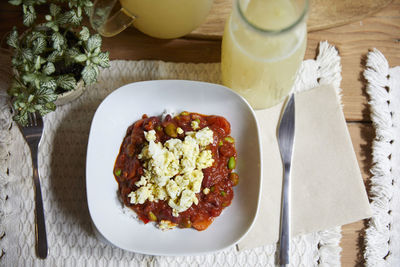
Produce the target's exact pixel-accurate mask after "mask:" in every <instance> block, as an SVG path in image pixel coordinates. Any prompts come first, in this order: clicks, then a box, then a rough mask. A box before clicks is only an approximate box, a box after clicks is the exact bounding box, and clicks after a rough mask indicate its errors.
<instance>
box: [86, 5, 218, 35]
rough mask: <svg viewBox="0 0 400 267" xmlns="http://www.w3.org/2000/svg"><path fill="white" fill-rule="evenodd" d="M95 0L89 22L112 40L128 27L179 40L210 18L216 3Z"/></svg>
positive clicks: (148, 33)
mask: <svg viewBox="0 0 400 267" xmlns="http://www.w3.org/2000/svg"><path fill="white" fill-rule="evenodd" d="M119 2H120V4H121V8H120V9H119V11H117V12H116V13H112V10H113V8H114V6H115V5H116V4H117V3H118V0H96V1H95V3H94V7H93V12H92V15H91V18H90V21H91V24H92V26H93V28H94V29H96V30H97V31H98V32H99V33H100V34H101V35H103V36H106V37H110V36H114V35H116V34H118V33H120V32H121V31H123V30H124V29H125V28H127V27H128V26H130V25H132V24H133V26H135V28H137V29H138V30H140V31H141V32H143V33H145V34H147V35H150V36H152V37H156V38H163V39H170V38H177V37H180V36H183V35H186V34H188V33H190V32H191V31H192V30H194V29H195V28H197V27H198V26H199V25H200V24H201V23H202V22H203V21H204V20H205V19H206V17H207V15H208V13H209V11H210V9H211V7H212V4H213V0H119Z"/></svg>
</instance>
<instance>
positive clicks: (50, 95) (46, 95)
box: [36, 87, 57, 104]
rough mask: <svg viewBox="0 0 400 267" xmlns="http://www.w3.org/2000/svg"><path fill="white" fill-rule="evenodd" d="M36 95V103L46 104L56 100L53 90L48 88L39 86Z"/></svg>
mask: <svg viewBox="0 0 400 267" xmlns="http://www.w3.org/2000/svg"><path fill="white" fill-rule="evenodd" d="M36 97H37V102H38V104H46V103H51V102H54V101H56V99H57V94H56V93H54V90H52V89H50V88H47V87H41V88H40V89H39V90H37V92H36Z"/></svg>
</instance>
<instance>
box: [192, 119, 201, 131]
mask: <svg viewBox="0 0 400 267" xmlns="http://www.w3.org/2000/svg"><path fill="white" fill-rule="evenodd" d="M190 126H192V129H193V130H197V129H199V128H200V126H199V122H198V121H192V123H191V124H190Z"/></svg>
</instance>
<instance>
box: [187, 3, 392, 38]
mask: <svg viewBox="0 0 400 267" xmlns="http://www.w3.org/2000/svg"><path fill="white" fill-rule="evenodd" d="M391 1H392V0H363V1H346V0H310V9H309V10H310V11H309V16H308V30H309V31H317V30H323V29H327V28H332V27H336V26H339V25H344V24H346V23H350V22H353V21H359V20H361V19H363V18H365V17H367V16H370V15H372V14H374V13H376V12H378V11H379V10H380V9H382V8H384V7H385V6H387V5H388V4H389V3H390V2H391ZM232 2H233V1H232V0H214V5H213V7H212V9H211V11H210V14H209V15H208V17H207V19H206V21H205V22H204V23H203V24H202V25H200V27H198V28H197V29H195V30H194V31H193V32H192V33H191V34H190V35H191V36H196V37H202V38H215V39H218V38H221V36H222V34H223V32H224V26H225V20H226V18H228V16H229V14H230V13H231V10H232Z"/></svg>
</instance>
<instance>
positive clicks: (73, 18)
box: [65, 10, 82, 26]
mask: <svg viewBox="0 0 400 267" xmlns="http://www.w3.org/2000/svg"><path fill="white" fill-rule="evenodd" d="M65 15H66V16H67V18H68V22H69V23H71V24H73V25H76V26H78V25H79V24H80V23H81V21H82V16H78V14H77V13H76V11H75V10H70V11H68V12H66V14H65Z"/></svg>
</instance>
